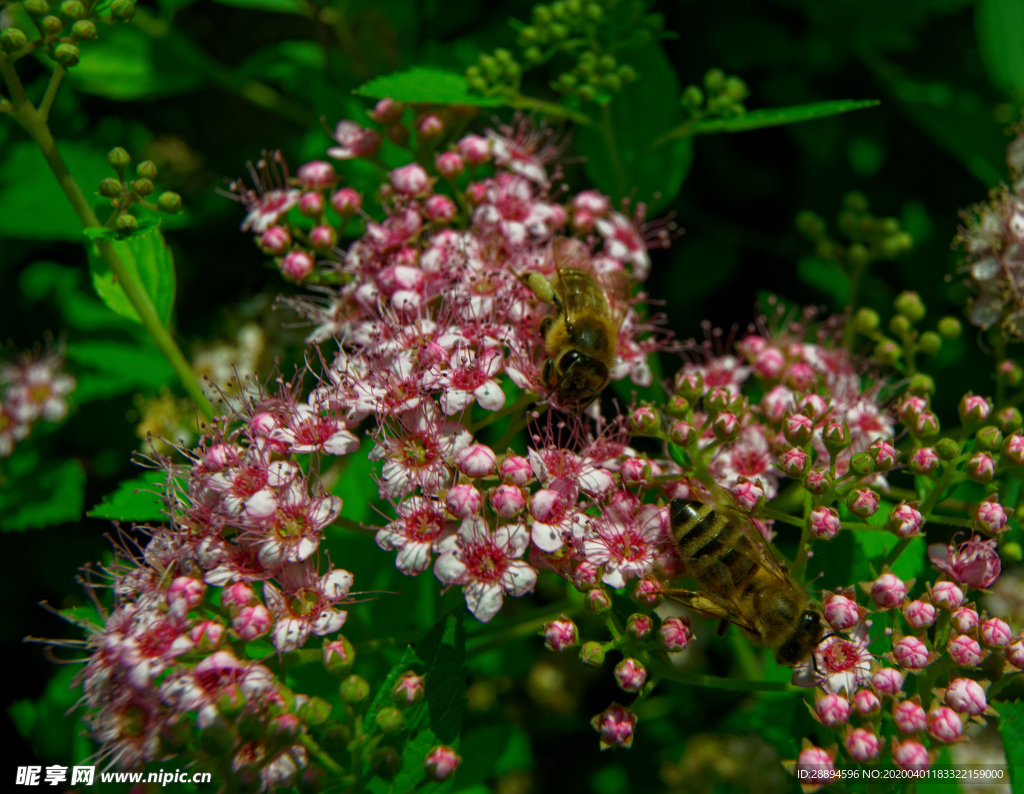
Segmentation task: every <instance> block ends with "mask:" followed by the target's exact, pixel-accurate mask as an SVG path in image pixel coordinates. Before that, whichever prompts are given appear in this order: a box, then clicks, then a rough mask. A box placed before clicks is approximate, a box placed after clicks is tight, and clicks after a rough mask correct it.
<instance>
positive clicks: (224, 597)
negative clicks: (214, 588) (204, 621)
mask: <svg viewBox="0 0 1024 794" xmlns="http://www.w3.org/2000/svg"><path fill="white" fill-rule="evenodd" d="M252 596H253V593H252V588H251V587H250V586H249V585H247V584H246V583H245V582H235V583H234V584H229V585H227V586H226V587H225V588H224V589H223V590H221V591H220V605H221V606H222V607H224V609H226V610H227V611H228V612H231V613H232V614H233V613H235V612H237V611H238V610H239V609H241V608H242V607H247V606H249V602H250V601H252Z"/></svg>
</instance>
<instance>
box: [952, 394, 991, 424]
mask: <svg viewBox="0 0 1024 794" xmlns="http://www.w3.org/2000/svg"><path fill="white" fill-rule="evenodd" d="M959 410H960V420H961V421H962V422H963V423H964V424H971V425H976V424H979V423H980V422H984V421H985V420H986V419H988V415H989V414H990V413H991V412H992V404H991V403H990V402H989V401H988V400H986V399H985V398H984V397H981V396H979V395H977V394H971V393H970V392H968V393H967V394H965V395H964V396H963V397H962V398H961V399H960V405H959Z"/></svg>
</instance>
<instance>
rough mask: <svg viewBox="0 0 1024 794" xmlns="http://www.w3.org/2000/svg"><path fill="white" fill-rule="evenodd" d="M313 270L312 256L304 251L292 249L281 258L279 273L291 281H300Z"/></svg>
mask: <svg viewBox="0 0 1024 794" xmlns="http://www.w3.org/2000/svg"><path fill="white" fill-rule="evenodd" d="M312 272H313V257H311V256H310V255H309V254H307V253H306V252H305V251H292V252H291V253H290V254H287V255H286V256H285V257H284V259H282V260H281V274H282V275H283V276H284V277H285V278H287V279H290V280H291V281H302V279H304V278H306V276H308V275H309V274H310V273H312Z"/></svg>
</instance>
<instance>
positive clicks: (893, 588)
mask: <svg viewBox="0 0 1024 794" xmlns="http://www.w3.org/2000/svg"><path fill="white" fill-rule="evenodd" d="M906 595H907V586H906V585H905V584H904V583H903V580H902V579H900V578H899V577H898V576H897V575H896V574H894V573H883V574H882V575H881V576H879V577H878V578H877V579H875V581H874V582H872V583H871V599H872V600H873V601H874V602H875V606H876V607H878V608H879V609H883V610H884V609H893V608H895V607H898V606H900V604H902V603H903V599H904V598H905V597H906ZM901 664H902V662H901ZM905 666H906V665H904V667H905Z"/></svg>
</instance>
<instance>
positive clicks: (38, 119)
mask: <svg viewBox="0 0 1024 794" xmlns="http://www.w3.org/2000/svg"><path fill="white" fill-rule="evenodd" d="M57 69H62V67H60V66H58V67H57ZM0 71H2V72H3V76H4V81H5V82H6V83H7V86H8V88H9V89H10V92H11V99H12V107H13V109H12V111H11V113H12V115H13V116H14V118H15V119H17V120H18V123H19V124H21V126H22V127H24V128H25V131H26V132H28V134H29V135H31V136H32V140H34V141H35V142H36V145H37V146H38V147H39V150H40V151H41V152H42V153H43V157H44V158H45V159H46V163H47V165H49V166H50V170H51V171H53V175H54V176H55V177H56V178H57V183H58V184H59V185H60V188H61V190H62V191H64V195H65V196H66V197H67V199H68V201H69V202H70V203H71V208H72V209H73V210H74V211H75V214H76V215H77V216H78V219H79V220H80V221H81V222H82V225H83V226H85V227H86V228H90V227H93V228H98V227H100V226H101V224H100V222H99V219H98V218H97V217H96V213H95V212H93V209H92V207H91V206H89V202H88V201H87V200H86V198H85V196H84V195H83V193H82V189H81V188H80V187H79V186H78V183H77V182H76V181H75V179H74V177H73V176H71V172H70V171H69V170H68V167H67V164H66V163H65V162H64V158H62V157H61V156H60V152H59V151H58V150H57V142H56V141H55V140H54V139H53V135H52V134H51V132H50V128H49V126H47V123H46V115H45V114H44V113H43V112H42V109H40V110H37V109H36V108H35V107H33V106H32V103H31V102H29V100H28V97H27V96H26V95H25V89H24V88H23V87H22V84H21V80H20V79H19V78H18V75H17V73H16V72H15V71H14V67H13V65H12V64H11V63H10V62H9V60H8V58H7V56H6V55H4V54H2V53H0ZM59 82H60V80H59V78H58V77H57V73H56V72H55V73H54V77H53V78H52V79H51V81H50V86H49V87H48V88H47V97H48V98H49V103H52V101H53V96H52V94H53V93H56V90H57V84H59ZM51 89H52V92H51ZM47 97H44V100H43V101H44V105H43V107H45V108H46V110H47V111H48V110H49V104H48V103H47ZM93 245H95V246H96V248H97V250H98V251H99V253H100V255H101V256H102V257H103V259H104V260H105V261H106V262H107V264H108V265H109V266H110V269H111V271H113V273H114V276H115V277H116V278H117V281H118V283H119V284H120V285H121V289H123V290H124V294H125V296H126V297H127V298H128V301H129V303H131V305H132V308H134V309H135V311H136V313H137V314H138V315H139V320H140V321H141V323H142V326H143V327H144V328H145V329H146V330H147V331H148V332H149V335H150V336H151V337H153V341H154V342H156V345H157V347H159V348H160V352H162V353H163V354H164V356H165V357H166V358H167V360H168V362H170V365H171V367H172V368H173V369H174V372H175V374H176V375H177V376H178V378H179V379H180V380H181V382H182V385H184V387H185V389H186V391H188V393H189V396H190V397H192V400H193V401H194V402H195V404H196V405H197V406H198V407H199V409H200V410H201V411H202V412H203V414H204V415H205V416H206V417H207V418H208V419H212V418H213V406H212V405H211V404H210V401H209V400H208V399H207V397H206V395H205V394H203V390H202V388H201V387H200V385H199V379H198V378H197V377H196V374H195V373H194V372H193V371H192V367H190V366H189V363H188V361H187V360H186V359H185V356H184V355H183V354H182V352H181V350H180V349H178V346H177V345H176V344H175V342H174V339H173V338H172V337H171V334H170V332H169V331H168V330H167V328H166V327H165V326H164V324H163V323H162V322H161V321H160V316H159V315H158V314H157V311H156V307H155V306H154V305H153V301H152V299H151V298H150V297H149V295H148V294H147V293H146V291H145V290H144V289H143V288H142V286H141V285H140V284H138V283H137V282H136V280H135V279H134V278H133V277H132V274H131V272H130V271H129V270H128V268H127V266H126V265H125V264H124V262H122V261H121V258H120V257H119V256H118V255H117V251H116V250H115V249H114V246H113V245H112V244H111V243H110V241H109V240H95V241H93Z"/></svg>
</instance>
